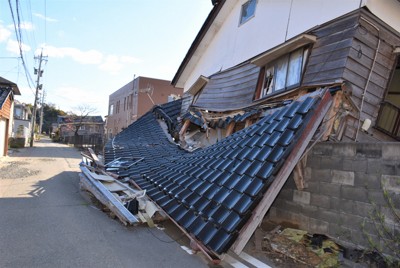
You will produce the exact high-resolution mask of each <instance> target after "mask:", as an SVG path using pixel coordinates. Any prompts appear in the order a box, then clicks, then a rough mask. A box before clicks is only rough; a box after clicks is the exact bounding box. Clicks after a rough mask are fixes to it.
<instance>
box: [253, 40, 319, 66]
mask: <svg viewBox="0 0 400 268" xmlns="http://www.w3.org/2000/svg"><path fill="white" fill-rule="evenodd" d="M315 41H317V37H316V36H315V35H310V34H302V35H299V36H297V37H295V38H292V39H290V40H289V41H287V42H285V43H283V44H281V45H279V46H276V47H274V48H272V49H270V50H268V51H267V52H265V53H263V54H261V55H260V56H258V57H256V58H255V59H253V60H252V61H251V63H253V64H255V65H258V66H260V67H262V66H264V65H265V64H267V63H268V62H271V61H273V60H275V59H277V58H279V57H280V56H283V55H285V54H287V53H289V52H291V51H293V50H295V49H297V48H299V47H302V46H305V45H307V44H311V43H315Z"/></svg>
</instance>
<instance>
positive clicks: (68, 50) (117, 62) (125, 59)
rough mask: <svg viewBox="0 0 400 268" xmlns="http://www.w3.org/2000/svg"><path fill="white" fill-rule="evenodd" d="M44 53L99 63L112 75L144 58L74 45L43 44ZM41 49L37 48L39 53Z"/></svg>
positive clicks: (99, 65)
mask: <svg viewBox="0 0 400 268" xmlns="http://www.w3.org/2000/svg"><path fill="white" fill-rule="evenodd" d="M42 47H43V54H44V55H46V56H48V57H49V58H70V59H72V60H73V61H76V62H78V63H81V64H92V65H98V67H99V69H100V70H102V71H105V72H108V73H110V74H112V75H114V74H117V73H118V72H119V71H121V70H122V69H123V68H124V67H125V66H126V65H129V64H135V63H140V62H142V60H140V59H138V58H135V57H132V56H118V55H114V54H110V55H103V53H101V52H100V51H97V50H94V49H91V50H87V51H82V50H80V49H78V48H74V47H54V46H46V45H42ZM40 52H41V50H40V49H38V50H36V53H35V54H36V55H39V54H40Z"/></svg>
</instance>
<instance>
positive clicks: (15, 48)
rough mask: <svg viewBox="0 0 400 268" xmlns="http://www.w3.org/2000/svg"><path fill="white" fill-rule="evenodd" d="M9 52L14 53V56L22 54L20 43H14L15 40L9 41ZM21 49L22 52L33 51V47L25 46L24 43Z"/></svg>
mask: <svg viewBox="0 0 400 268" xmlns="http://www.w3.org/2000/svg"><path fill="white" fill-rule="evenodd" d="M6 49H7V51H10V52H12V53H14V54H18V55H19V54H20V53H19V52H20V51H19V44H18V42H17V41H14V40H11V39H10V40H8V42H7V48H6ZM21 49H22V51H25V52H26V51H30V50H31V47H30V46H28V45H26V44H24V43H21Z"/></svg>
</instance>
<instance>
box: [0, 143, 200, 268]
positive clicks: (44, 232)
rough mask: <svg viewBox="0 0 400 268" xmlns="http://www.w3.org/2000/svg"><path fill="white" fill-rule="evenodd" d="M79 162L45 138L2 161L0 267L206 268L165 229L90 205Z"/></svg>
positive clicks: (71, 151)
mask: <svg viewBox="0 0 400 268" xmlns="http://www.w3.org/2000/svg"><path fill="white" fill-rule="evenodd" d="M79 162H80V154H79V151H77V150H76V149H75V148H71V147H68V146H66V145H62V144H57V143H52V142H51V141H50V140H48V139H42V140H41V141H39V142H36V143H35V146H34V147H33V148H23V149H18V150H15V151H13V152H12V154H11V155H10V156H9V157H5V158H0V267H207V264H206V262H205V261H204V260H203V259H202V258H201V257H200V256H196V255H189V254H188V253H187V252H185V251H184V250H183V249H181V247H180V245H179V244H178V243H177V242H175V241H174V240H173V239H172V238H171V237H169V236H168V235H166V234H165V233H164V232H163V231H161V230H158V229H157V228H152V229H151V230H149V228H146V227H144V226H143V227H142V226H136V227H125V226H123V225H122V224H121V223H120V222H118V221H117V220H113V219H111V218H110V217H108V216H107V215H106V214H105V213H104V212H102V211H100V210H99V209H98V208H96V207H95V206H94V205H92V203H91V202H90V200H88V199H86V198H84V196H83V195H82V194H81V192H80V190H79V176H78V174H79V167H78V164H79Z"/></svg>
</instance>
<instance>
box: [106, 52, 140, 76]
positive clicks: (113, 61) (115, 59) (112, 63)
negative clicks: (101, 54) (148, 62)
mask: <svg viewBox="0 0 400 268" xmlns="http://www.w3.org/2000/svg"><path fill="white" fill-rule="evenodd" d="M140 62H141V60H140V59H137V58H135V57H131V56H116V55H108V56H107V57H106V58H105V60H104V61H103V62H102V64H101V65H100V66H99V69H100V70H102V71H106V72H109V73H110V74H113V75H114V74H117V73H118V72H119V71H120V70H122V68H124V66H125V64H134V63H140Z"/></svg>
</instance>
